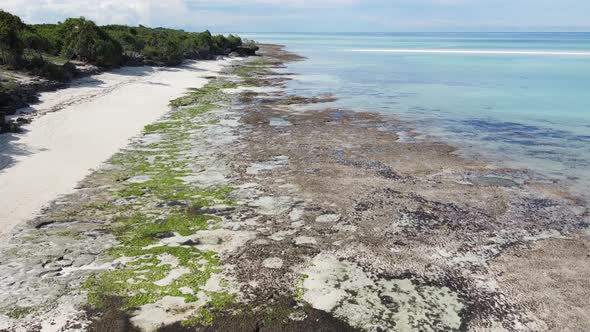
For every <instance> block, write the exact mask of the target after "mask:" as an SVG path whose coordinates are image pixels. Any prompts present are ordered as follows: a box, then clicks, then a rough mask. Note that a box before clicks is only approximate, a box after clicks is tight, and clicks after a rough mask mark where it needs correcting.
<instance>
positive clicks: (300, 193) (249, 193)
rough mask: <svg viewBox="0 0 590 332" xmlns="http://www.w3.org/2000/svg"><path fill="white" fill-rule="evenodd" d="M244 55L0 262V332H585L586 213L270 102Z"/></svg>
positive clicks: (34, 226)
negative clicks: (74, 331)
mask: <svg viewBox="0 0 590 332" xmlns="http://www.w3.org/2000/svg"><path fill="white" fill-rule="evenodd" d="M259 53H260V55H261V56H260V57H250V58H248V59H247V60H245V61H243V62H240V63H237V64H232V65H230V66H228V68H227V69H226V71H225V73H224V74H223V75H220V76H219V77H217V78H215V79H212V80H211V81H210V83H209V84H208V85H206V86H205V87H203V88H200V89H193V90H191V91H190V92H189V93H187V95H185V96H184V97H181V98H179V99H176V100H173V101H172V102H171V106H172V110H171V111H170V112H169V113H168V114H167V115H166V116H165V117H164V118H162V119H161V120H160V121H158V122H156V123H154V124H151V125H148V126H146V127H145V129H144V133H143V135H141V136H139V137H137V138H136V139H134V140H133V142H132V143H131V144H130V145H129V147H128V148H126V149H125V150H123V151H121V152H119V153H118V154H116V155H115V156H113V157H112V158H111V159H110V160H109V161H108V162H107V163H106V164H105V165H103V166H102V167H101V168H100V169H99V170H97V171H96V172H94V173H92V174H91V175H90V176H88V177H87V178H86V179H85V180H84V181H82V182H81V183H80V185H79V188H78V189H77V191H76V192H75V193H74V194H71V195H67V196H64V197H62V198H60V199H58V200H57V201H55V202H53V203H52V205H51V206H50V207H49V208H48V209H46V210H45V211H44V214H43V215H42V216H40V217H38V218H36V219H35V220H32V221H31V222H30V223H28V224H27V225H22V226H21V227H19V229H17V230H16V231H15V232H14V234H13V236H12V238H11V239H10V241H5V242H4V243H2V244H1V245H0V247H1V249H0V330H2V331H45V330H47V331H65V330H68V331H71V330H81V331H357V330H358V331H392V330H393V331H416V330H420V331H489V330H505V331H565V330H569V331H581V330H584V329H585V328H587V324H588V322H589V321H590V303H589V301H588V298H589V297H590V264H588V263H589V262H590V258H589V255H588V252H589V250H588V248H589V245H590V234H589V232H588V225H589V222H590V213H589V210H588V205H587V203H586V202H584V201H582V200H580V199H577V198H576V197H573V196H571V195H569V194H568V193H566V192H564V191H562V190H561V189H560V187H558V186H557V185H556V184H555V183H553V182H552V181H548V180H547V179H545V178H543V177H540V176H538V175H536V174H534V173H532V172H529V171H526V170H515V169H498V168H494V167H491V166H489V165H486V164H483V163H480V162H477V161H472V160H466V159H462V158H459V157H458V156H457V155H456V154H455V153H454V152H455V149H454V148H453V147H451V146H449V145H446V144H443V143H440V142H431V141H424V140H420V139H419V138H418V137H416V135H414V133H413V132H412V130H411V128H409V127H408V125H407V124H405V123H402V122H400V121H398V120H397V119H395V118H389V117H386V116H384V115H380V114H375V113H360V112H353V111H348V110H340V109H330V108H325V107H324V106H323V105H322V103H323V102H326V101H331V100H333V97H331V96H317V97H314V98H306V97H302V96H292V95H288V94H287V93H286V92H285V89H284V86H285V83H286V82H287V81H288V80H290V79H291V75H290V74H289V73H284V71H281V72H279V71H277V70H276V69H277V68H285V66H286V64H288V63H289V62H291V61H298V60H301V58H300V57H299V56H297V55H295V54H292V53H289V52H287V51H285V50H284V49H283V48H282V47H280V46H276V45H261V50H260V52H259ZM301 105H306V108H305V109H306V110H303V109H302V108H301V107H298V106H301Z"/></svg>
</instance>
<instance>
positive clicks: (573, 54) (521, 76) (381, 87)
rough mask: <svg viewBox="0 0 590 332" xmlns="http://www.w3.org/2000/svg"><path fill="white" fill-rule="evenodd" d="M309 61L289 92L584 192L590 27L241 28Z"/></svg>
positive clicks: (588, 179) (589, 131) (589, 146)
mask: <svg viewBox="0 0 590 332" xmlns="http://www.w3.org/2000/svg"><path fill="white" fill-rule="evenodd" d="M240 35H242V36H245V37H246V38H249V39H253V40H256V41H258V42H267V43H276V44H282V45H285V46H287V48H288V49H289V50H290V51H293V52H295V53H298V54H300V55H303V56H305V57H307V60H305V61H301V62H295V63H291V64H289V68H288V69H287V70H288V71H290V72H294V73H297V74H298V75H297V76H294V80H293V81H291V82H289V86H288V89H289V90H290V92H291V93H296V94H300V95H304V96H315V95H319V94H323V93H331V94H334V95H335V96H336V97H338V98H339V100H338V101H337V102H336V103H334V104H333V105H331V106H334V107H341V108H346V109H351V110H355V111H377V112H383V113H387V114H394V115H396V116H398V117H400V118H401V119H403V120H406V121H408V122H409V123H411V124H412V126H414V127H415V128H416V129H417V130H418V131H419V132H420V133H421V134H422V136H423V137H427V138H429V139H436V140H441V141H444V142H448V143H451V144H453V145H455V146H457V147H459V148H460V150H459V151H460V153H462V154H464V155H467V156H469V157H470V158H477V159H483V160H485V161H487V162H490V163H493V164H495V165H498V166H507V167H522V168H529V169H532V170H534V171H537V172H539V173H541V174H544V175H547V176H549V177H551V178H557V179H560V180H561V181H563V182H564V183H565V184H566V185H567V186H570V187H571V189H572V191H574V192H576V193H582V194H584V196H587V195H586V192H587V190H586V188H587V187H588V186H590V33H241V34H240Z"/></svg>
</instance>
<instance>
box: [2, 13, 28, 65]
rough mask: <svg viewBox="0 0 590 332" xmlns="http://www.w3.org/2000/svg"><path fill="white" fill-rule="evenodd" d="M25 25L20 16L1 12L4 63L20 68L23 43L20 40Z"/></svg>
mask: <svg viewBox="0 0 590 332" xmlns="http://www.w3.org/2000/svg"><path fill="white" fill-rule="evenodd" d="M24 27H25V25H24V23H23V22H22V21H21V20H20V18H19V17H18V16H15V15H12V14H10V13H8V12H5V11H3V10H0V57H1V60H2V62H3V63H5V64H8V65H11V66H13V67H16V68H18V67H20V66H21V64H22V56H23V49H24V47H23V43H22V41H21V39H20V38H19V34H20V32H21V31H22V30H23V29H24Z"/></svg>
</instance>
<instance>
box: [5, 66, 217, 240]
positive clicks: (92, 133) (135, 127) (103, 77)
mask: <svg viewBox="0 0 590 332" xmlns="http://www.w3.org/2000/svg"><path fill="white" fill-rule="evenodd" d="M227 62H228V60H223V61H188V62H186V63H185V65H183V66H179V67H175V68H163V67H162V68H153V67H124V68H121V69H117V70H114V71H109V72H104V73H101V74H99V75H93V76H90V77H85V78H82V79H79V80H75V81H74V82H72V83H71V84H69V85H68V87H67V88H65V89H59V90H57V91H53V92H44V93H42V94H41V97H40V102H39V103H37V104H36V105H34V106H32V107H29V108H27V109H21V110H19V111H20V112H19V113H21V112H25V113H29V114H30V115H29V117H34V118H35V119H34V121H32V123H31V124H28V125H27V126H26V127H25V128H24V132H23V133H20V134H11V133H6V134H3V135H0V147H1V148H0V157H1V159H2V162H0V165H2V169H0V196H2V197H6V198H5V199H2V200H1V201H0V211H1V212H0V224H1V228H0V236H1V235H5V234H7V233H8V232H9V231H8V229H10V228H12V227H13V226H15V225H18V224H20V223H22V222H25V221H26V220H29V219H31V218H33V217H34V216H35V215H36V214H38V213H39V212H40V211H41V209H42V208H43V207H45V206H46V205H47V204H48V203H49V202H51V201H52V200H55V199H57V198H58V196H62V195H66V194H69V193H71V192H72V191H73V190H74V188H75V187H76V184H77V183H78V182H79V181H80V180H82V179H83V178H84V177H85V176H86V175H88V174H89V173H90V169H95V168H97V167H99V165H100V164H101V163H102V162H103V161H104V160H106V159H107V158H109V157H110V156H111V155H112V154H114V153H115V152H117V151H118V150H119V149H121V148H123V147H124V146H125V145H126V144H127V142H128V140H129V139H130V138H132V137H134V136H135V135H137V134H138V133H139V132H140V130H141V129H142V128H143V127H144V126H145V125H146V124H148V123H152V122H154V121H155V120H157V119H158V118H159V117H160V116H162V115H163V114H164V113H166V112H167V111H168V102H169V100H170V99H173V98H175V97H178V96H180V95H181V94H183V93H184V92H185V89H187V88H189V87H200V86H202V85H204V84H206V82H207V79H206V78H205V77H207V76H214V75H215V73H216V72H217V71H219V70H220V69H221V67H222V66H223V65H224V64H226V63H227ZM56 111H59V112H56ZM15 116H16V117H20V116H22V115H15Z"/></svg>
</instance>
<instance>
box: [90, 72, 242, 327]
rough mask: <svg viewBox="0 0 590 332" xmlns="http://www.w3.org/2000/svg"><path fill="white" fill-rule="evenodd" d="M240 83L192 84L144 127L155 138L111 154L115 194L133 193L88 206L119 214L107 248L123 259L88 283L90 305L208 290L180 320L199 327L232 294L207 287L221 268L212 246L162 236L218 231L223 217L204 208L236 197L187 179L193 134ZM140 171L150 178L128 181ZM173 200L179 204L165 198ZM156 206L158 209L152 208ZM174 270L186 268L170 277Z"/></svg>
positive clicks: (138, 302) (194, 295)
mask: <svg viewBox="0 0 590 332" xmlns="http://www.w3.org/2000/svg"><path fill="white" fill-rule="evenodd" d="M235 87H237V85H236V84H235V83H228V82H224V81H214V82H212V83H211V84H209V85H207V86H205V87H203V88H199V89H191V90H190V91H189V93H188V94H187V95H185V96H183V97H181V98H178V99H175V100H173V101H171V103H170V105H171V106H173V107H174V109H173V111H172V112H170V113H169V114H168V115H167V116H165V117H164V118H162V119H161V120H160V121H158V122H156V123H153V124H150V125H148V126H146V127H145V128H144V134H145V135H158V141H157V142H155V143H150V144H144V145H142V146H134V147H132V148H130V149H127V150H124V151H121V152H120V153H117V154H116V155H115V156H113V157H112V158H111V159H110V161H109V162H110V164H111V165H113V166H114V167H116V170H112V171H110V173H109V172H106V173H105V175H103V176H107V177H109V176H110V178H111V179H112V181H113V182H114V186H113V190H112V191H113V193H114V195H115V196H118V197H121V198H129V197H136V199H135V200H133V201H130V202H131V203H128V204H126V205H125V206H124V207H123V208H121V207H117V208H113V207H109V206H107V205H97V206H92V207H91V206H89V208H92V209H94V210H96V211H105V212H108V213H111V212H112V213H113V214H115V213H116V215H117V216H116V217H114V218H113V222H112V223H111V226H110V227H111V229H112V233H113V235H114V236H115V237H116V238H117V240H118V241H119V245H118V246H116V247H114V248H112V249H110V250H108V254H110V255H111V256H112V257H113V258H115V259H118V262H120V263H117V264H116V265H115V267H116V268H115V269H114V270H111V271H106V272H103V273H99V274H96V275H93V276H92V277H90V278H88V279H87V280H86V281H85V283H84V285H83V289H84V290H85V291H86V292H87V294H88V302H89V303H90V304H92V305H94V306H95V307H97V308H103V309H104V307H105V306H107V305H108V303H109V299H112V298H113V297H115V298H119V299H121V302H122V307H121V308H120V309H121V310H124V311H128V312H130V311H132V310H133V309H135V308H138V307H141V306H143V305H146V304H151V303H155V302H157V301H158V300H161V299H162V298H164V297H166V296H174V297H182V298H184V300H185V302H187V303H193V302H197V301H199V299H200V298H201V300H202V299H203V298H202V297H203V296H206V299H207V301H206V302H207V303H206V304H205V305H204V306H203V307H202V308H200V309H199V311H198V313H197V314H196V315H195V317H192V318H191V319H189V320H187V321H186V322H183V324H186V325H195V324H208V323H210V322H211V321H213V319H214V318H215V317H216V315H217V313H218V312H221V311H223V310H224V309H225V308H226V306H227V305H228V304H229V303H232V302H233V301H234V300H235V297H236V295H235V294H230V293H227V292H210V291H206V290H204V286H205V284H206V283H207V281H208V280H209V279H210V278H211V276H212V275H213V274H215V273H219V272H221V270H220V269H219V265H220V261H219V258H218V256H217V254H216V253H215V252H213V251H203V250H199V249H198V248H196V247H194V246H191V245H188V244H187V245H180V246H168V245H164V244H162V243H161V242H160V241H161V239H163V238H167V237H171V236H175V235H180V236H190V235H193V234H196V233H197V232H199V231H201V230H206V229H215V228H216V227H218V226H217V225H218V224H219V223H220V222H221V218H219V217H217V216H213V215H208V214H205V213H202V212H201V211H204V210H207V208H208V207H211V206H213V205H233V204H234V203H235V202H234V201H233V200H232V199H231V198H230V197H229V194H230V193H231V192H232V191H233V188H232V187H230V186H209V187H204V188H203V187H199V186H197V185H196V184H193V183H189V182H186V181H185V180H184V179H183V178H185V177H188V176H191V175H192V174H193V171H192V170H191V168H190V159H191V158H193V157H189V154H188V152H189V151H190V149H191V147H192V145H193V144H195V143H196V142H194V141H193V139H192V134H191V133H193V132H195V131H197V130H200V129H201V128H203V127H204V126H207V125H213V124H217V123H219V120H217V119H214V118H213V119H211V118H208V119H207V118H206V117H205V114H207V113H208V112H210V111H212V110H214V109H216V108H218V107H220V105H223V104H224V103H227V102H228V101H229V100H230V96H229V95H228V94H226V93H224V92H223V91H222V90H223V89H228V88H235ZM109 174H110V175H109ZM137 176H144V177H145V181H139V182H133V181H127V180H129V179H131V178H133V177H137ZM142 180H143V179H142ZM171 202H175V203H174V204H167V203H171ZM179 202H182V203H179ZM154 206H159V207H160V208H159V209H155V210H154ZM125 209H126V210H125ZM177 269H182V271H183V272H182V273H180V275H175V276H174V277H173V278H168V279H166V278H167V277H169V276H170V275H171V273H172V272H173V270H177ZM170 279H173V280H170ZM163 280H166V282H164V281H163ZM220 286H221V287H222V289H223V288H226V287H225V286H227V285H225V286H223V285H221V282H220Z"/></svg>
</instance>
